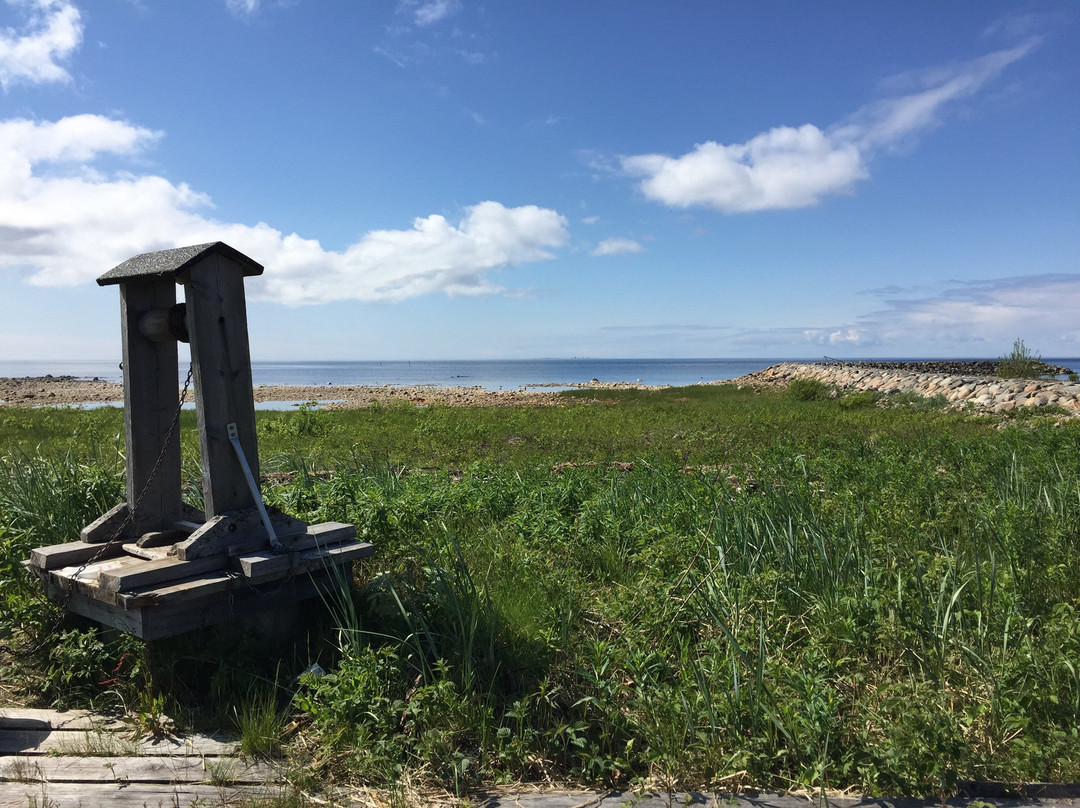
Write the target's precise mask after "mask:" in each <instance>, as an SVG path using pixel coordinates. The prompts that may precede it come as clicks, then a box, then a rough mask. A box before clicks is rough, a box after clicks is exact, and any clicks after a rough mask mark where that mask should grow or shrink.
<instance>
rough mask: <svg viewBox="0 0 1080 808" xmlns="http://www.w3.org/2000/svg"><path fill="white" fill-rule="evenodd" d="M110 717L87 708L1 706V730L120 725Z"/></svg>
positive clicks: (85, 727)
mask: <svg viewBox="0 0 1080 808" xmlns="http://www.w3.org/2000/svg"><path fill="white" fill-rule="evenodd" d="M118 724H119V722H118V721H117V720H116V719H115V718H109V717H108V716H103V715H100V714H97V713H90V712H88V711H86V710H38V709H31V708H29V707H0V730H9V729H39V730H40V729H67V730H71V729H104V728H108V727H111V726H116V725H118Z"/></svg>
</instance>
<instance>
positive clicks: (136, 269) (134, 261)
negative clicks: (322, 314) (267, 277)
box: [97, 241, 263, 286]
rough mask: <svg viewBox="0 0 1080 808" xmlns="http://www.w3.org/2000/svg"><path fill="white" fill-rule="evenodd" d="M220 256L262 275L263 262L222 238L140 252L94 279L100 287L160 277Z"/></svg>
mask: <svg viewBox="0 0 1080 808" xmlns="http://www.w3.org/2000/svg"><path fill="white" fill-rule="evenodd" d="M212 255H221V256H224V257H225V258H228V259H230V260H232V261H234V262H235V263H237V264H239V265H240V267H241V268H242V269H243V270H244V275H245V276H249V275H261V274H262V271H263V266H262V264H260V263H258V262H256V261H253V260H252V259H250V258H248V257H247V256H246V255H244V254H243V253H242V252H240V251H239V250H236V249H233V248H232V247H230V246H229V245H228V244H226V243H225V242H223V241H213V242H210V243H209V244H195V245H193V246H191V247H177V248H176V249H174V250H160V251H158V252H149V253H143V254H142V255H136V256H135V257H134V258H129V259H128V260H126V261H125V262H124V263H122V264H120V265H119V266H115V267H113V268H112V269H110V270H109V271H108V272H106V273H105V274H104V275H102V276H101V277H100V278H98V279H97V282H98V285H99V286H109V285H110V284H116V283H127V282H128V281H132V280H137V279H138V278H161V277H165V276H166V275H172V276H174V277H175V276H177V275H179V274H180V273H181V272H183V271H184V270H185V269H188V268H189V267H191V266H194V265H195V264H196V263H198V262H199V261H201V260H202V259H204V258H208V257H210V256H212Z"/></svg>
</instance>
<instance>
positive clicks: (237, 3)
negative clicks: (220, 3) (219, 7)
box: [225, 0, 260, 17]
mask: <svg viewBox="0 0 1080 808" xmlns="http://www.w3.org/2000/svg"><path fill="white" fill-rule="evenodd" d="M259 2H260V0H225V6H226V8H228V9H229V11H231V12H232V13H233V14H235V15H236V16H238V17H250V16H251V15H252V14H254V13H255V12H256V11H258V10H259Z"/></svg>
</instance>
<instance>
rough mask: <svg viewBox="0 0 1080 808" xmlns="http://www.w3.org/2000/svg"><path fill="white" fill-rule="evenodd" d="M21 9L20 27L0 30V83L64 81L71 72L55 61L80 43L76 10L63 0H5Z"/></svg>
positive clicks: (78, 19)
mask: <svg viewBox="0 0 1080 808" xmlns="http://www.w3.org/2000/svg"><path fill="white" fill-rule="evenodd" d="M8 5H9V6H14V7H16V8H21V9H25V14H26V16H27V21H26V26H25V27H24V28H23V29H22V30H21V31H16V30H14V29H11V28H7V29H4V30H0V86H2V87H3V88H4V89H5V90H7V89H8V88H9V87H10V86H12V85H13V84H18V83H28V84H44V83H48V82H68V81H70V80H71V75H70V74H69V73H68V72H67V70H65V69H64V68H63V67H61V66H60V64H59V63H58V62H59V61H60V60H63V59H65V58H67V57H68V56H70V55H71V54H72V53H73V52H74V51H75V50H76V49H77V48H78V47H79V45H80V44H81V43H82V21H81V19H80V16H79V10H78V9H77V8H75V6H74V5H73V4H72V3H70V2H67V0H8Z"/></svg>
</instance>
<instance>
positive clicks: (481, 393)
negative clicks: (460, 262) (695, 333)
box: [0, 376, 644, 409]
mask: <svg viewBox="0 0 1080 808" xmlns="http://www.w3.org/2000/svg"><path fill="white" fill-rule="evenodd" d="M564 386H567V387H571V386H572V387H580V388H582V389H592V390H599V389H627V388H635V387H644V385H636V384H628V383H623V382H619V383H613V384H608V383H603V382H591V383H587V384H579V385H564ZM254 393H255V401H257V402H265V401H318V402H322V403H323V404H324V406H325V407H326V408H327V409H342V408H351V407H367V406H370V405H371V404H373V403H375V402H378V403H380V404H393V403H396V402H405V403H408V404H412V405H415V406H425V405H431V404H436V403H441V404H446V405H448V406H451V407H509V406H521V405H525V406H533V407H543V406H552V405H558V404H560V403H562V401H563V399H560V397H559V396H558V395H556V394H555V393H554V392H552V391H532V390H529V391H522V390H485V389H483V388H481V387H353V386H345V385H341V386H339V385H323V386H293V385H258V386H256V387H255V388H254ZM192 399H193V394H192V393H190V392H189V393H188V400H192ZM123 401H124V387H123V385H121V384H118V383H116V382H103V381H88V380H85V379H76V378H74V377H71V376H35V377H28V378H0V406H14V407H40V406H64V405H71V404H84V403H94V404H106V403H116V404H122V403H123Z"/></svg>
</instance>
